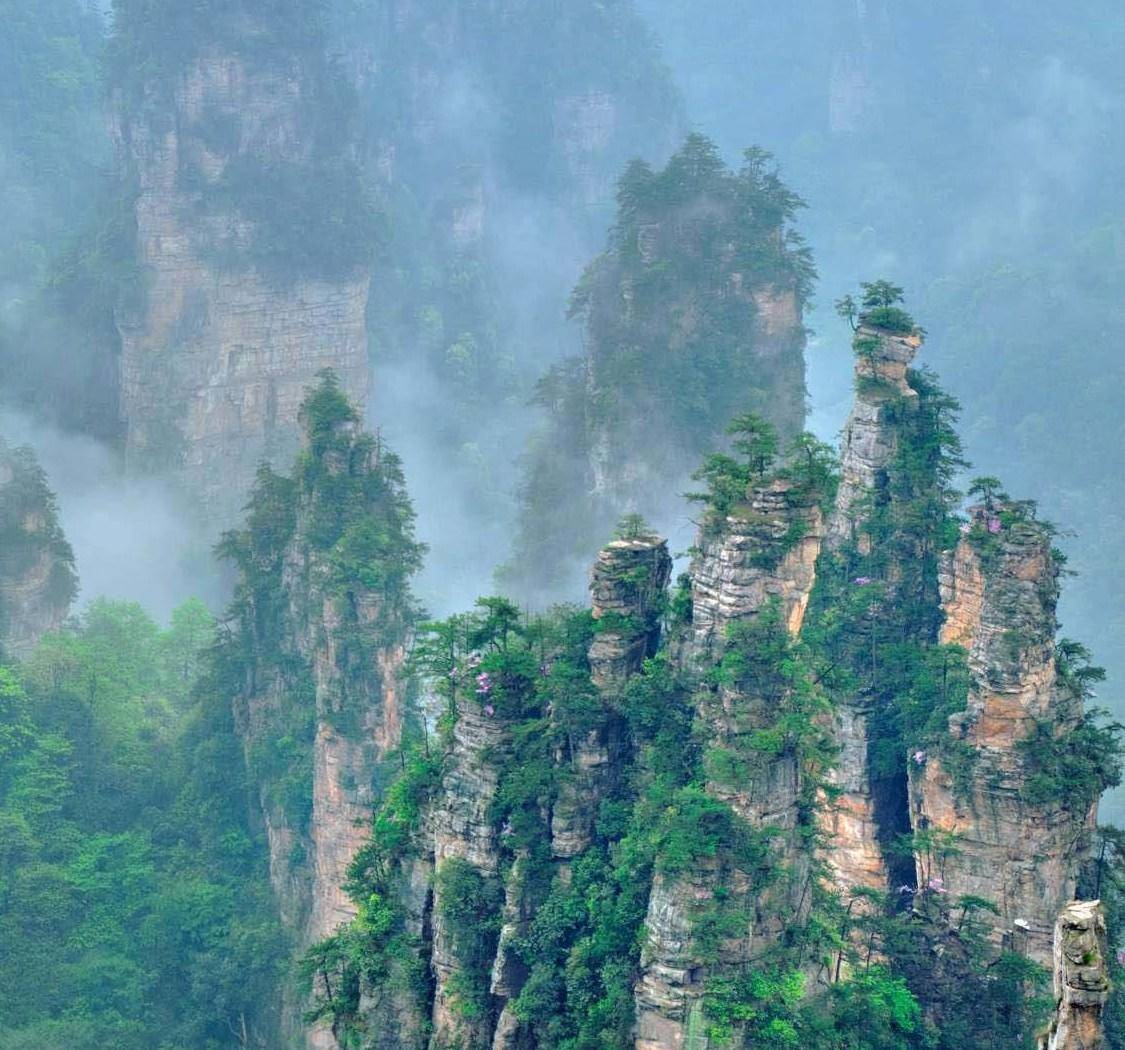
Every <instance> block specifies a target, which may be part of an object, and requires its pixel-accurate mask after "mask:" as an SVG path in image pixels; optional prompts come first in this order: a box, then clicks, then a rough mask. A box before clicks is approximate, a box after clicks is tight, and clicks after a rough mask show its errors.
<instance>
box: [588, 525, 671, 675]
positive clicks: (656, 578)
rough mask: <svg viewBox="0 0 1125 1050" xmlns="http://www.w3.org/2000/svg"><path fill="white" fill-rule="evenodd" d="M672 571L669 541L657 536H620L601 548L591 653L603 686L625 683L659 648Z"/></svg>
mask: <svg viewBox="0 0 1125 1050" xmlns="http://www.w3.org/2000/svg"><path fill="white" fill-rule="evenodd" d="M671 574H672V558H671V556H670V555H669V554H668V544H667V542H666V541H664V540H662V539H659V538H658V537H655V536H638V537H634V538H631V539H620V540H614V541H613V542H612V543H610V544H609V545H608V546H606V547H604V548H602V550H601V551H600V552H599V553H598V559H597V561H596V562H595V563H594V568H593V572H592V573H591V575H590V597H591V601H592V613H593V617H594V621H595V624H596V625H597V633H596V634H595V637H594V640H593V642H592V643H591V644H590V652H589V659H590V678H591V679H592V680H593V682H594V685H596V686H597V687H598V688H599V689H605V690H608V689H619V688H621V686H623V685H624V684H625V682H626V681H628V679H629V678H630V677H631V676H632V675H634V674H636V673H637V672H638V671H639V670H640V669H641V665H642V664H643V663H644V661H645V659H646V658H647V657H649V656H652V655H653V654H654V653H655V652H656V647H657V644H658V643H659V641H660V616H661V614H662V612H663V607H664V593H665V590H666V589H667V587H668V579H669V577H670V576H671Z"/></svg>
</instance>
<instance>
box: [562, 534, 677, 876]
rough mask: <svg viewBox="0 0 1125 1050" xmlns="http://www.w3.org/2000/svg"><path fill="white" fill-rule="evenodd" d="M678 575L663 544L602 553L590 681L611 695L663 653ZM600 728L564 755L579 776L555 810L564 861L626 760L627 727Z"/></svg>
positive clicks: (618, 544) (594, 576)
mask: <svg viewBox="0 0 1125 1050" xmlns="http://www.w3.org/2000/svg"><path fill="white" fill-rule="evenodd" d="M671 573H672V558H671V556H670V555H669V554H668V545H667V543H666V542H665V541H664V540H661V539H658V538H656V537H652V536H644V537H638V538H634V539H623V540H615V541H614V542H613V543H611V544H609V545H608V546H607V547H604V548H603V549H602V550H601V551H600V552H599V554H598V559H597V561H596V562H595V563H594V568H593V572H592V573H591V578H590V594H591V598H592V602H593V616H594V620H595V621H596V622H597V624H598V629H597V634H596V635H595V636H594V640H593V642H591V644H590V650H589V660H590V679H591V681H592V682H593V683H594V685H595V686H596V687H597V688H598V689H600V690H601V691H602V692H603V693H605V694H614V693H616V692H617V691H618V690H620V689H621V688H623V687H624V685H625V683H626V682H627V681H628V680H629V678H630V677H632V676H633V675H635V674H637V673H638V672H639V671H640V669H641V666H642V664H643V663H644V661H645V660H646V659H647V658H648V657H650V656H652V655H653V654H654V653H655V652H656V648H657V645H658V644H659V641H660V615H661V612H662V609H663V601H664V593H665V590H666V589H667V587H668V579H669V577H670V575H671ZM599 723H600V724H599V725H597V726H596V727H594V728H592V729H590V730H589V731H588V732H587V733H586V735H585V736H584V737H583V738H581V739H578V740H575V741H572V742H570V745H569V752H570V753H569V754H560V755H559V756H558V761H559V762H560V764H566V765H568V766H569V772H570V774H571V775H570V777H569V779H567V780H565V781H564V782H563V784H562V785H561V787H560V789H559V796H558V798H557V799H556V800H555V805H554V808H553V809H552V811H551V849H552V851H553V853H554V855H555V856H556V857H558V858H559V859H560V860H568V859H570V858H572V857H576V856H578V855H579V854H580V853H582V852H583V850H585V849H586V848H587V847H588V846H589V845H590V841H591V837H592V833H593V827H594V819H595V817H596V816H597V803H598V800H599V799H601V798H602V797H603V796H604V794H605V789H606V787H607V785H608V783H609V781H610V779H611V778H612V777H613V775H614V772H615V767H616V766H617V765H619V763H620V760H621V758H622V755H621V739H620V732H619V727H618V726H617V725H616V723H615V721H614V720H613V719H611V718H608V717H606V718H603V719H600V720H599Z"/></svg>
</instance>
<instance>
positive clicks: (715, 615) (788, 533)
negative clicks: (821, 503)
mask: <svg viewBox="0 0 1125 1050" xmlns="http://www.w3.org/2000/svg"><path fill="white" fill-rule="evenodd" d="M823 538H824V520H823V515H822V514H821V511H820V508H819V507H818V506H816V505H815V504H811V503H809V502H808V501H807V500H804V499H802V498H800V497H798V496H797V495H796V493H795V492H794V488H793V485H792V483H791V482H789V481H786V480H784V479H778V480H776V481H772V482H770V483H769V484H767V485H763V486H760V487H757V488H755V489H753V490H752V491H751V493H750V494H749V497H748V500H747V503H746V505H745V507H743V508H741V509H740V510H739V511H738V512H737V513H736V514H733V515H731V516H730V517H728V518H727V519H726V520H725V521H724V522H723V523H722V527H721V529H717V530H705V531H704V534H703V535H702V536H701V537H700V541H699V549H700V553H699V555H698V557H697V558H696V559H695V561H694V563H693V564H692V570H691V586H692V620H691V635H692V637H691V642H690V645H689V647H688V651H687V652H686V653H685V658H686V659H688V660H699V659H704V658H706V657H708V656H713V655H715V654H716V653H718V652H719V651H720V650H721V649H722V645H723V641H724V639H725V637H726V631H727V628H728V627H730V625H731V624H733V623H735V622H736V621H737V620H739V619H742V618H744V617H749V616H754V615H755V614H756V613H757V612H758V611H759V610H760V609H761V608H762V607H763V606H764V605H765V604H766V602H767V601H769V600H770V599H771V598H777V599H778V600H779V601H780V602H781V611H782V617H783V619H784V621H785V624H786V626H787V628H788V630H789V633H790V634H791V635H797V634H798V633H799V632H800V630H801V625H802V623H803V621H804V616H805V609H806V608H807V607H808V603H809V595H810V594H811V593H812V588H813V583H814V582H815V580H816V559H817V557H818V556H819V554H820V545H821V541H822V540H823ZM779 548H780V549H781V551H782V552H781V554H780V557H779V558H778V559H776V561H774V560H772V559H771V558H770V552H771V551H773V550H775V549H779ZM763 558H764V560H763Z"/></svg>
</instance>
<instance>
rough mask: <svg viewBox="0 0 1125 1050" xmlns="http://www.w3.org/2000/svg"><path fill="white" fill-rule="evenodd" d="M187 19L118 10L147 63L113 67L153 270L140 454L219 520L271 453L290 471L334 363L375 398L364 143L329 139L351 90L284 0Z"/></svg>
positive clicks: (128, 368)
mask: <svg viewBox="0 0 1125 1050" xmlns="http://www.w3.org/2000/svg"><path fill="white" fill-rule="evenodd" d="M184 17H185V19H186V23H187V24H186V25H183V26H181V27H180V32H182V34H183V37H184V38H183V39H181V40H177V41H174V42H173V41H170V40H168V39H167V37H163V38H156V39H153V38H152V37H150V36H149V35H148V34H150V33H151V32H152V29H151V26H150V25H149V23H148V22H147V21H145V17H144V16H143V15H142V14H141V12H140V11H139V10H138V11H134V9H133V7H132V6H131V5H124V6H123V8H122V14H121V17H120V18H119V19H118V20H117V27H116V28H117V35H116V40H115V45H116V49H117V50H119V51H120V52H122V53H123V54H125V55H129V56H131V59H130V61H129V62H121V63H120V65H119V67H116V68H117V69H118V71H117V73H116V74H115V75H114V76H113V79H114V82H115V90H114V94H113V105H112V129H111V130H112V133H113V139H114V143H115V147H116V152H117V158H118V171H119V179H120V182H121V184H122V186H123V187H124V188H126V190H127V192H128V193H129V194H130V195H131V198H132V201H133V217H134V220H135V226H136V242H135V245H136V250H135V265H136V268H137V270H138V272H139V276H140V280H139V282H138V284H137V289H136V291H135V293H134V294H131V295H128V296H123V297H122V300H121V302H120V303H119V304H118V308H117V325H118V329H119V331H120V335H121V354H120V399H119V400H120V411H121V416H122V420H123V424H124V430H125V448H126V456H127V460H128V462H129V463H130V464H131V465H132V469H134V470H138V471H159V472H160V473H161V474H163V475H169V476H173V477H176V478H178V479H179V480H180V481H181V482H182V484H183V485H184V486H185V487H186V489H187V490H188V491H189V492H190V494H191V495H192V496H193V497H194V498H195V499H196V500H197V501H198V504H199V507H200V513H201V517H202V519H203V522H204V524H206V525H208V526H210V527H212V528H214V527H225V526H228V525H230V524H231V523H232V522H233V521H234V519H235V518H236V516H237V514H238V512H239V511H240V510H241V508H242V504H243V502H244V501H245V498H246V495H247V493H248V492H249V490H250V486H251V483H252V481H253V478H254V472H255V470H256V469H257V467H258V464H259V463H260V462H261V461H262V460H263V459H265V460H267V461H269V462H271V463H274V464H275V465H278V466H280V467H282V468H284V467H286V466H288V464H289V462H290V461H291V459H292V457H293V455H294V454H295V453H296V451H297V449H298V447H299V443H300V427H299V425H298V411H299V408H300V405H301V401H302V398H303V396H304V391H305V388H306V387H307V386H308V385H309V384H310V383H311V382H312V381H313V379H314V378H315V376H316V375H317V374H318V373H319V372H320V371H321V370H322V369H324V368H331V369H333V370H334V371H335V372H336V374H337V375H338V376H339V377H340V381H341V383H342V385H343V388H344V390H345V391H346V392H347V393H348V395H349V396H350V397H352V398H353V399H354V400H356V401H357V403H362V401H363V399H364V398H365V396H366V394H367V385H368V373H367V336H366V331H365V310H366V305H367V296H368V291H367V288H368V282H369V279H370V272H369V258H370V252H369V250H368V249H367V248H365V246H364V244H363V238H364V237H365V236H366V234H365V232H364V231H365V229H366V227H367V225H368V217H367V213H366V211H365V208H366V205H365V203H364V202H363V199H362V198H361V197H360V196H358V194H357V191H356V190H355V188H354V186H353V185H352V183H351V182H350V181H349V180H350V179H351V178H353V175H351V174H349V173H351V172H352V171H353V167H354V162H353V161H352V160H351V159H350V154H349V150H351V149H353V148H354V144H349V143H348V142H347V141H346V140H344V141H340V140H332V139H331V138H330V137H329V136H330V128H331V127H335V126H337V125H338V126H339V127H340V128H341V129H346V128H347V125H348V116H347V108H346V105H344V108H343V109H341V108H340V107H341V104H342V103H343V101H344V100H346V97H347V96H346V94H340V93H339V92H337V97H336V99H335V101H334V102H331V101H330V100H331V97H332V92H333V90H334V89H333V87H332V78H331V75H330V73H329V72H328V71H327V69H326V66H325V54H324V50H323V49H324V44H323V42H322V41H321V40H320V39H319V37H318V36H317V34H316V32H315V30H314V29H309V30H308V31H307V32H306V33H305V34H304V35H300V34H298V35H297V36H296V37H293V36H292V35H290V36H286V35H285V34H284V31H283V30H282V29H281V28H279V27H282V26H284V25H285V19H286V17H287V16H286V14H285V13H284V12H283V11H281V10H278V11H275V12H272V13H270V14H265V13H257V14H252V15H251V14H248V13H247V12H246V11H245V10H243V5H241V4H234V5H231V6H230V7H229V8H223V9H222V10H216V11H214V12H211V15H210V16H208V15H207V13H206V12H205V11H201V12H197V13H196V14H193V15H190V16H189V15H185V16H184ZM196 17H198V18H199V19H200V21H199V22H196V21H195V18H196ZM275 23H276V24H275ZM260 38H270V39H272V40H273V41H274V47H273V48H272V50H271V51H270V52H269V53H268V55H266V54H264V53H263V52H262V51H261V50H258V49H255V48H254V46H253V41H254V40H256V39H260ZM168 48H178V49H179V50H178V51H175V52H174V53H173V54H167V53H166V51H167V49H168ZM138 70H147V71H152V72H151V73H150V75H148V76H147V77H145V78H143V79H139V80H138V76H139V74H138ZM329 105H334V106H335V107H336V112H334V113H333V114H332V117H331V121H332V122H333V124H331V125H329V124H326V123H325V115H326V107H328V106H329Z"/></svg>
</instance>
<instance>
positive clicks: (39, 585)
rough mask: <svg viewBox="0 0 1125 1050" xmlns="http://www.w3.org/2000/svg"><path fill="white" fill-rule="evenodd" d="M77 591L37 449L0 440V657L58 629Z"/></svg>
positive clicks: (23, 651)
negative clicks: (12, 445) (15, 446)
mask: <svg viewBox="0 0 1125 1050" xmlns="http://www.w3.org/2000/svg"><path fill="white" fill-rule="evenodd" d="M77 590H78V581H77V578H76V576H75V574H74V554H73V552H72V551H71V549H70V544H69V543H67V541H66V537H65V536H64V535H63V532H62V528H61V527H60V526H59V520H58V511H57V508H56V505H55V497H54V494H53V493H52V492H51V490H50V489H49V488H48V487H47V479H46V476H45V475H44V473H43V471H42V469H41V468H40V466H39V464H38V462H37V460H36V458H35V454H34V453H33V452H32V451H31V449H29V448H10V447H9V446H8V445H7V444H5V443H4V441H3V440H0V659H8V660H12V659H15V660H19V659H22V658H24V657H26V656H27V655H28V654H29V653H30V652H31V650H32V649H34V648H35V645H36V643H37V642H38V641H39V639H40V638H41V637H42V636H43V635H44V634H46V633H48V632H49V631H54V630H58V628H59V627H61V626H62V624H63V621H64V620H65V619H66V617H67V614H68V613H69V612H70V604H71V602H72V601H73V600H74V596H75V594H76V592H77Z"/></svg>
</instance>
